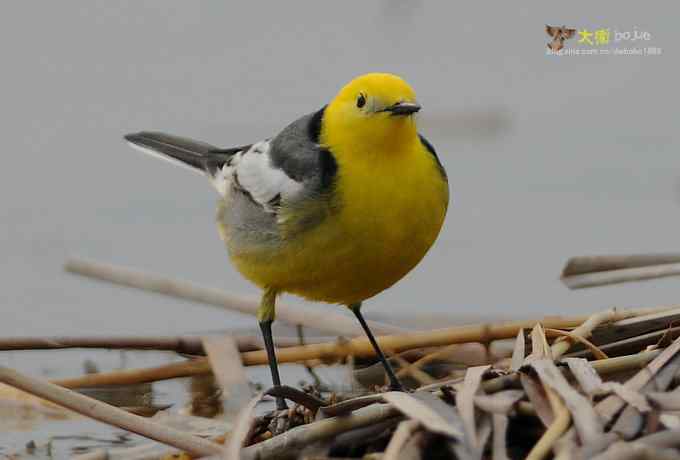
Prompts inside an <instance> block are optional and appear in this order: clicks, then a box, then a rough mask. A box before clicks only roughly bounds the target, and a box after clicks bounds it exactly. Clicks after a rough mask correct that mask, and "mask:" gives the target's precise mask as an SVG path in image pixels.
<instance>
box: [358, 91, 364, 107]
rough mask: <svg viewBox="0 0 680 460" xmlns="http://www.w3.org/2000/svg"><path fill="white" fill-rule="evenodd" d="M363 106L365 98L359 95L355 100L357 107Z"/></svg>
mask: <svg viewBox="0 0 680 460" xmlns="http://www.w3.org/2000/svg"><path fill="white" fill-rule="evenodd" d="M365 105H366V96H364V95H363V94H359V97H358V98H357V107H359V108H362V107H363V106H365Z"/></svg>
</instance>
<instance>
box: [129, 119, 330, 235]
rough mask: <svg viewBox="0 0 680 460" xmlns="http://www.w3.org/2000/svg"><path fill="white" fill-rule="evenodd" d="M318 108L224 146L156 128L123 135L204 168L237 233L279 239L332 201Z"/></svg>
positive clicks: (315, 216) (222, 216)
mask: <svg viewBox="0 0 680 460" xmlns="http://www.w3.org/2000/svg"><path fill="white" fill-rule="evenodd" d="M323 113H324V109H323V108H322V109H321V110H319V111H317V112H315V113H312V114H309V115H306V116H304V117H302V118H300V119H298V120H296V121H295V122H293V123H291V124H290V125H288V126H287V127H286V128H284V129H283V130H282V131H281V132H280V133H279V134H278V135H277V136H275V137H274V138H272V139H267V140H264V141H260V142H257V143H255V144H252V145H249V146H243V147H235V148H228V149H218V148H216V147H214V146H212V145H209V144H205V143H203V142H198V141H193V140H191V139H187V138H183V137H179V136H174V135H170V134H164V133H157V132H141V133H136V134H129V135H127V136H125V139H126V140H127V141H128V142H130V143H131V144H132V145H133V146H134V147H136V148H138V149H141V150H143V151H144V152H146V153H150V154H152V155H154V156H160V157H162V158H164V159H169V160H171V161H172V162H174V163H179V164H181V165H183V166H187V167H189V168H190V169H193V170H196V171H201V172H203V173H205V174H206V175H207V176H208V178H209V179H210V181H211V183H212V184H213V186H214V187H215V188H216V189H217V191H218V193H219V194H220V195H222V196H223V197H224V204H223V205H222V206H221V210H220V220H221V221H222V223H223V224H224V225H227V226H229V227H230V228H231V229H232V230H235V231H237V233H239V232H250V233H254V234H257V233H258V232H260V233H262V234H266V235H267V238H272V237H275V238H278V237H283V236H284V235H283V234H284V233H285V234H286V235H288V236H290V234H291V233H294V232H297V231H300V230H302V229H304V228H308V227H309V226H311V225H314V224H315V223H317V222H318V221H320V219H321V218H322V217H323V214H324V213H325V212H327V208H328V206H329V202H330V201H331V198H330V197H331V196H332V188H333V181H334V178H335V174H336V170H337V165H336V162H335V159H334V158H333V155H332V154H331V153H330V152H329V151H328V150H325V149H324V148H322V147H321V146H320V145H319V133H320V130H321V122H322V119H323ZM251 236H256V235H251Z"/></svg>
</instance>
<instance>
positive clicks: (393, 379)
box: [349, 303, 404, 391]
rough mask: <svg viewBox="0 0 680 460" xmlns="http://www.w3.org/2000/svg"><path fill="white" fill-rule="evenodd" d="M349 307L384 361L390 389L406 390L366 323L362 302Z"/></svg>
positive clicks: (381, 360)
mask: <svg viewBox="0 0 680 460" xmlns="http://www.w3.org/2000/svg"><path fill="white" fill-rule="evenodd" d="M349 308H350V310H352V311H353V312H354V315H355V316H356V317H357V319H358V320H359V324H361V327H362V328H363V329H364V332H365V333H366V336H367V337H368V340H369V341H370V342H371V345H373V349H374V350H375V353H376V354H377V355H378V358H380V362H382V365H383V367H384V368H385V372H386V373H387V378H388V379H389V381H390V390H393V391H404V387H402V386H401V382H399V379H398V378H397V376H396V374H395V373H394V369H392V366H391V365H390V363H389V361H387V358H385V354H384V353H383V352H382V350H381V349H380V346H379V345H378V342H376V340H375V337H373V333H372V332H371V330H370V329H369V328H368V324H366V320H365V319H364V317H363V315H362V314H361V303H355V304H352V305H350V306H349Z"/></svg>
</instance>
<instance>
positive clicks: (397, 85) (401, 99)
mask: <svg viewBox="0 0 680 460" xmlns="http://www.w3.org/2000/svg"><path fill="white" fill-rule="evenodd" d="M418 110H420V105H418V103H417V102H416V95H415V92H414V91H413V89H412V88H411V87H410V86H409V84H408V83H406V82H405V81H404V80H403V79H402V78H400V77H398V76H396V75H392V74H388V73H369V74H366V75H362V76H360V77H357V78H355V79H354V80H352V81H351V82H349V83H348V84H347V85H345V86H344V87H343V88H342V89H341V90H340V92H339V93H338V94H337V96H335V98H334V99H333V101H331V103H330V104H328V107H326V111H325V113H324V123H323V126H322V132H321V137H322V143H324V144H326V145H329V146H331V147H334V146H335V147H342V148H343V149H351V150H355V149H357V148H359V149H362V150H364V149H370V150H374V151H386V150H392V149H390V147H391V146H395V147H396V146H399V145H408V144H409V142H411V141H415V140H416V139H417V135H418V133H417V131H416V124H415V119H414V117H413V115H414V114H415V113H416V112H418ZM374 147H380V148H374Z"/></svg>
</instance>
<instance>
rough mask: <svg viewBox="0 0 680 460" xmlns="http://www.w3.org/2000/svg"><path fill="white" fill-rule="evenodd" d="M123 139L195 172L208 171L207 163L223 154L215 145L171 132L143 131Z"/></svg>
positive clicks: (142, 149) (135, 146) (150, 153)
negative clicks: (174, 134)
mask: <svg viewBox="0 0 680 460" xmlns="http://www.w3.org/2000/svg"><path fill="white" fill-rule="evenodd" d="M125 140H126V141H128V142H129V143H130V145H132V147H134V148H135V149H137V150H141V151H142V152H144V153H147V154H149V155H152V156H155V157H157V158H160V159H162V160H166V161H170V162H171V163H175V164H179V165H180V166H184V167H187V168H189V169H192V170H194V171H197V172H208V167H209V165H208V163H212V162H213V161H211V160H216V159H218V157H223V156H224V153H223V151H220V150H219V149H218V148H217V147H215V146H212V145H210V144H206V143H205V142H199V141H194V140H192V139H187V138H186V137H179V136H173V135H172V134H165V133H158V132H149V131H144V132H141V133H135V134H128V135H127V136H125Z"/></svg>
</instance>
